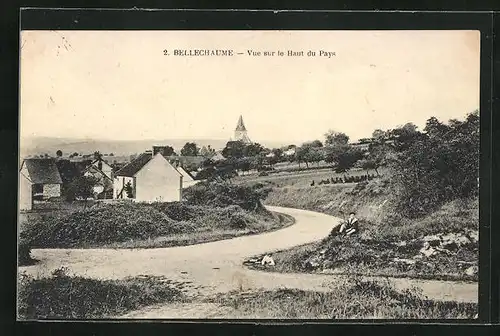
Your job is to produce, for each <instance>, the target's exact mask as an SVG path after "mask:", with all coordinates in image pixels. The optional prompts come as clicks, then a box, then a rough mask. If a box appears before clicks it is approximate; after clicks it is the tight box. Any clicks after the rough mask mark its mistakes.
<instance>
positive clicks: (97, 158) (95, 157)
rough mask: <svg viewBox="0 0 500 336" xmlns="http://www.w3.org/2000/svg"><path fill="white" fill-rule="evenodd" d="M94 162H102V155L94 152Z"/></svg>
mask: <svg viewBox="0 0 500 336" xmlns="http://www.w3.org/2000/svg"><path fill="white" fill-rule="evenodd" d="M94 160H99V161H101V160H102V154H101V152H99V151H96V152H94Z"/></svg>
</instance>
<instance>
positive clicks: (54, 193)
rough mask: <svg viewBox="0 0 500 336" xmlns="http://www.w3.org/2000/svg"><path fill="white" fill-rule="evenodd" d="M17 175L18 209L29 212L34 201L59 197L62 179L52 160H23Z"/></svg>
mask: <svg viewBox="0 0 500 336" xmlns="http://www.w3.org/2000/svg"><path fill="white" fill-rule="evenodd" d="M19 175H20V176H19V205H20V209H23V210H30V209H31V208H32V206H33V200H35V199H40V200H47V199H51V198H57V197H60V196H61V185H62V179H61V175H60V174H59V170H58V169H57V166H56V161H55V160H54V159H52V158H43V159H42V158H30V159H25V160H23V162H22V164H21V169H20V172H19Z"/></svg>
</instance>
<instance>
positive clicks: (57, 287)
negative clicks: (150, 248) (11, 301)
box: [18, 269, 185, 319]
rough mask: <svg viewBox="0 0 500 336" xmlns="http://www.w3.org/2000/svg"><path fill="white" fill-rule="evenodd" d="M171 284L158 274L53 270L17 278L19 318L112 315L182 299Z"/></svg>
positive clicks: (73, 317) (67, 317)
mask: <svg viewBox="0 0 500 336" xmlns="http://www.w3.org/2000/svg"><path fill="white" fill-rule="evenodd" d="M184 299H185V298H184V295H183V293H182V291H181V290H179V289H178V288H176V286H175V283H173V282H172V281H170V280H166V279H164V278H160V277H150V276H147V277H146V276H144V277H135V278H126V279H124V280H94V279H89V278H84V277H79V276H69V275H67V274H66V270H65V269H59V270H56V271H55V272H54V273H53V277H52V278H40V279H36V278H33V277H31V276H28V275H25V274H22V275H21V277H20V279H19V291H18V316H19V318H21V319H99V318H112V317H116V316H119V315H121V314H124V313H126V312H128V311H131V310H136V309H139V308H141V307H144V306H148V305H152V304H156V303H162V302H176V301H182V300H184Z"/></svg>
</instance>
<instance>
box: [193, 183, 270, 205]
mask: <svg viewBox="0 0 500 336" xmlns="http://www.w3.org/2000/svg"><path fill="white" fill-rule="evenodd" d="M268 192H269V189H264V188H263V187H262V185H254V186H251V187H250V186H244V185H236V184H232V183H228V182H201V183H197V184H195V185H194V186H191V187H189V188H187V189H186V190H185V192H184V198H185V200H186V201H187V203H188V204H191V205H204V206H211V207H226V206H229V205H237V206H239V207H241V208H242V209H244V210H247V211H256V210H260V209H262V204H261V199H263V198H265V197H266V196H267V194H268Z"/></svg>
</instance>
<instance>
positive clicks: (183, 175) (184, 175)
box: [176, 167, 194, 181]
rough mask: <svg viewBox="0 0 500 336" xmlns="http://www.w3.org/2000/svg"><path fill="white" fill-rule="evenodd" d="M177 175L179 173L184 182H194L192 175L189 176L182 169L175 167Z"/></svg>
mask: <svg viewBox="0 0 500 336" xmlns="http://www.w3.org/2000/svg"><path fill="white" fill-rule="evenodd" d="M176 169H177V171H178V172H179V173H181V175H182V177H184V178H186V179H185V181H191V180H194V177H193V175H191V174H190V173H189V172H188V171H187V170H185V169H184V168H182V167H177V168H176Z"/></svg>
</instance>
